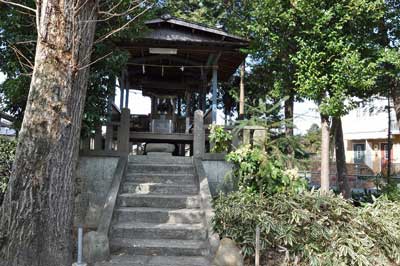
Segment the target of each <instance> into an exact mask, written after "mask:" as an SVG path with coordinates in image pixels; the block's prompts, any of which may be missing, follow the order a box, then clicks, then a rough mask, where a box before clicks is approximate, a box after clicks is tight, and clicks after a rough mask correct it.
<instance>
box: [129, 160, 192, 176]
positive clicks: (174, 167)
mask: <svg viewBox="0 0 400 266" xmlns="http://www.w3.org/2000/svg"><path fill="white" fill-rule="evenodd" d="M127 173H128V174H130V173H146V174H149V173H157V174H193V173H194V167H193V165H192V164H168V163H163V164H155V163H146V164H133V163H130V164H129V165H128V170H127Z"/></svg>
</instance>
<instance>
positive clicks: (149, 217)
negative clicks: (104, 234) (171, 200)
mask: <svg viewBox="0 0 400 266" xmlns="http://www.w3.org/2000/svg"><path fill="white" fill-rule="evenodd" d="M203 219H204V212H203V211H202V210H199V209H165V208H130V207H121V208H118V209H116V210H115V218H114V220H115V222H117V223H126V222H132V223H135V222H138V223H150V222H153V223H185V224H193V223H201V222H203Z"/></svg>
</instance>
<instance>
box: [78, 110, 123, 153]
mask: <svg viewBox="0 0 400 266" xmlns="http://www.w3.org/2000/svg"><path fill="white" fill-rule="evenodd" d="M129 127H130V110H129V109H128V108H123V109H122V110H121V115H120V121H110V122H108V123H107V124H106V125H105V128H106V134H105V137H103V131H102V128H103V126H101V125H99V126H98V127H96V130H95V133H94V135H93V136H91V137H89V138H86V139H82V141H81V149H80V150H81V154H83V155H110V156H121V155H127V154H128V153H129V147H130V145H129V133H130V132H129ZM115 128H117V130H116V132H117V134H115Z"/></svg>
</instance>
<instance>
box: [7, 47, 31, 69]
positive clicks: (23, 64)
mask: <svg viewBox="0 0 400 266" xmlns="http://www.w3.org/2000/svg"><path fill="white" fill-rule="evenodd" d="M9 46H10V48H11V49H12V50H13V51H14V53H15V54H16V56H17V57H18V61H19V63H20V64H21V66H22V67H24V66H27V67H29V68H30V69H33V64H32V62H31V61H30V60H29V59H28V58H27V57H26V56H25V55H24V54H23V53H22V52H21V51H20V50H19V49H18V48H17V47H15V46H14V45H12V44H9ZM20 57H22V58H23V59H24V60H25V61H26V63H23V62H22V61H21V59H20Z"/></svg>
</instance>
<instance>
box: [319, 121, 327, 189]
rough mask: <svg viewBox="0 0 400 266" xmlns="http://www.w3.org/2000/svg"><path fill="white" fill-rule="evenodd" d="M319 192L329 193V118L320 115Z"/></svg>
mask: <svg viewBox="0 0 400 266" xmlns="http://www.w3.org/2000/svg"><path fill="white" fill-rule="evenodd" d="M321 191H322V192H323V193H327V192H328V191H329V116H326V115H322V114H321Z"/></svg>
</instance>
